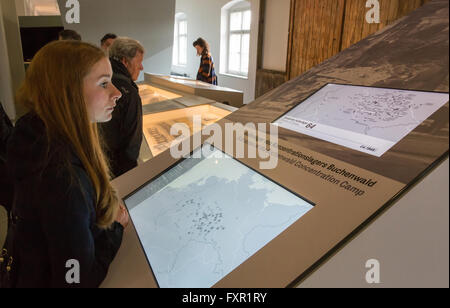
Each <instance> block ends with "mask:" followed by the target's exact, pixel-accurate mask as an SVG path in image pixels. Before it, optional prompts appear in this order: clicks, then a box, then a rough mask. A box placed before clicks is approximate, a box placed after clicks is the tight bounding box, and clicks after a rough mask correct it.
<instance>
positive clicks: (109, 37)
mask: <svg viewBox="0 0 450 308" xmlns="http://www.w3.org/2000/svg"><path fill="white" fill-rule="evenodd" d="M116 38H117V35H115V34H114V33H108V34H105V36H104V37H103V38H102V39H101V40H100V46H101V47H102V49H103V50H104V51H105V52H108V51H109V48H110V47H111V45H112V44H113V43H114V41H115V40H116Z"/></svg>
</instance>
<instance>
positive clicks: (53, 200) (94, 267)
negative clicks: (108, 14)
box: [0, 40, 129, 288]
mask: <svg viewBox="0 0 450 308" xmlns="http://www.w3.org/2000/svg"><path fill="white" fill-rule="evenodd" d="M112 74H113V73H112V69H111V64H110V62H109V59H108V58H107V57H106V55H105V53H104V52H103V50H101V49H100V48H98V47H96V46H94V45H91V44H88V43H84V42H79V41H74V40H71V41H55V42H52V43H50V44H48V45H46V46H45V47H43V48H42V49H41V50H40V51H39V52H38V53H37V54H36V56H35V57H34V59H33V61H32V62H31V65H30V67H29V69H28V71H27V73H26V77H25V81H24V83H23V84H22V86H21V88H20V89H19V91H18V94H17V101H18V103H20V104H23V105H24V106H25V107H27V108H28V110H30V112H29V113H27V114H26V115H24V116H23V117H22V118H20V119H19V120H18V121H17V123H16V125H15V128H14V131H13V133H12V136H11V137H10V139H9V141H8V149H7V158H6V164H7V166H8V173H9V174H10V176H11V180H12V181H13V183H14V200H15V201H14V204H13V208H12V210H11V217H12V218H11V220H10V223H9V227H10V229H9V232H8V235H7V239H6V241H7V244H6V246H5V247H7V248H10V249H9V250H8V254H9V255H10V256H12V257H13V259H11V260H13V262H12V268H13V271H12V272H13V273H16V274H15V275H14V277H15V278H14V280H13V281H12V282H10V283H11V284H12V285H9V287H17V288H22V287H25V288H28V287H39V288H47V287H57V288H59V287H63V288H66V287H67V288H73V287H75V288H76V287H98V286H99V285H100V284H101V282H102V281H103V280H104V278H105V277H106V274H107V271H108V267H109V265H110V264H111V262H112V260H113V258H114V257H115V255H116V253H117V251H118V249H119V247H120V245H121V242H122V235H123V231H124V228H126V226H127V225H128V221H129V216H128V213H127V210H126V209H125V207H124V206H123V204H122V203H121V201H119V198H118V196H117V194H116V191H115V190H114V188H113V187H112V186H111V183H110V175H109V170H108V165H107V162H106V160H105V158H104V157H105V156H104V154H103V151H102V148H101V145H100V142H99V138H98V134H97V123H100V122H107V121H109V120H111V114H112V112H113V110H114V107H115V106H116V102H117V100H118V99H119V98H120V96H121V93H120V91H119V90H117V88H116V87H114V85H113V84H112V83H111V78H112ZM11 247H12V250H11ZM74 264H77V265H74ZM70 270H72V272H70ZM0 274H1V273H0ZM0 280H1V279H0Z"/></svg>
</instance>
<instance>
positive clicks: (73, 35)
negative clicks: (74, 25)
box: [58, 29, 81, 41]
mask: <svg viewBox="0 0 450 308" xmlns="http://www.w3.org/2000/svg"><path fill="white" fill-rule="evenodd" d="M58 40H60V41H67V40H74V41H81V35H79V34H78V33H77V32H76V31H74V30H69V29H67V30H62V31H61V32H59V34H58Z"/></svg>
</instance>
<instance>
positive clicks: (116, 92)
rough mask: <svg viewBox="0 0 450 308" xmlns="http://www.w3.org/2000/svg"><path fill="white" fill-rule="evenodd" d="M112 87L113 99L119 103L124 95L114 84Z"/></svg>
mask: <svg viewBox="0 0 450 308" xmlns="http://www.w3.org/2000/svg"><path fill="white" fill-rule="evenodd" d="M111 85H112V97H113V99H114V100H115V101H117V100H119V99H120V98H121V97H122V93H121V92H120V91H119V90H118V89H117V88H116V87H115V86H114V85H113V84H111Z"/></svg>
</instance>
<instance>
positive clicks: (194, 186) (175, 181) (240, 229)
mask: <svg viewBox="0 0 450 308" xmlns="http://www.w3.org/2000/svg"><path fill="white" fill-rule="evenodd" d="M208 147H209V146H208ZM211 149H212V151H211V152H210V153H209V154H206V155H205V156H204V157H203V158H201V159H194V158H188V159H185V160H183V161H182V162H181V163H179V164H178V165H176V166H175V167H173V168H172V169H170V170H169V171H167V172H166V173H164V174H163V175H162V176H160V177H159V178H157V179H156V180H154V181H152V182H151V183H150V184H148V185H146V186H145V187H144V188H142V189H141V190H139V191H138V192H137V193H135V194H134V195H132V196H131V197H129V198H127V199H126V200H125V203H126V205H127V207H128V209H129V211H130V216H131V218H132V220H133V223H134V225H135V227H136V230H137V233H138V236H139V238H140V240H141V243H142V245H143V248H144V251H145V253H146V256H147V259H148V261H149V263H150V266H151V268H152V270H153V273H154V275H155V278H156V280H157V281H158V284H159V286H160V287H175V288H185V287H193V288H197V287H212V286H213V285H214V284H216V283H217V282H219V281H220V280H221V279H222V278H223V277H225V276H226V275H227V274H229V273H230V272H231V271H233V270H234V269H235V268H236V267H238V266H239V265H240V264H242V263H243V262H244V261H246V260H247V259H248V258H250V257H251V256H252V255H253V254H255V253H256V252H257V251H258V250H260V249H261V248H263V247H264V246H265V245H267V244H268V243H269V242H270V241H272V240H273V239H274V238H275V237H277V236H278V235H280V234H281V233H282V232H283V231H284V230H286V229H287V228H288V227H289V226H291V225H292V224H293V223H295V222H296V221H297V220H298V219H299V218H300V217H302V216H303V215H304V214H306V213H307V212H308V211H309V210H311V209H312V208H313V205H312V204H310V203H308V202H306V201H305V200H303V199H302V198H300V197H298V196H297V195H295V194H293V193H291V192H290V191H288V190H286V189H284V188H283V187H281V186H280V185H278V184H276V183H274V182H272V181H271V180H269V179H267V178H266V177H264V176H262V175H260V174H259V173H257V172H255V171H253V170H252V169H250V168H248V167H246V166H245V165H243V164H241V163H240V162H238V161H237V160H235V159H233V158H231V157H230V156H227V155H225V154H223V153H222V152H220V151H218V150H216V149H214V148H212V147H211ZM197 151H201V150H197ZM194 155H195V152H194ZM194 157H195V156H194Z"/></svg>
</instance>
